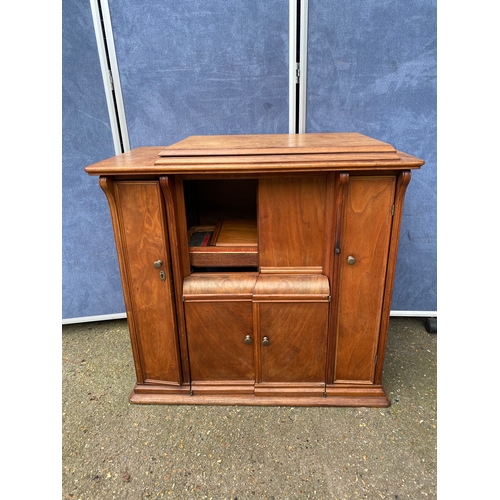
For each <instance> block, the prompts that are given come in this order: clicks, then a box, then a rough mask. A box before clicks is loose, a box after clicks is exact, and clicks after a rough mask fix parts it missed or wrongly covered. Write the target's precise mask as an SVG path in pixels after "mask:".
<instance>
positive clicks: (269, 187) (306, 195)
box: [258, 176, 327, 268]
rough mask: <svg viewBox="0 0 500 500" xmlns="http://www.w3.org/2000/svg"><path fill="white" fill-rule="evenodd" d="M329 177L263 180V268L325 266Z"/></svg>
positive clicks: (261, 219)
mask: <svg viewBox="0 0 500 500" xmlns="http://www.w3.org/2000/svg"><path fill="white" fill-rule="evenodd" d="M326 184H327V177H326V176H308V177H289V178H282V177H280V178H273V179H260V180H259V194H258V213H259V228H258V230H259V265H260V267H261V268H262V267H279V268H287V267H291V268H303V267H319V268H321V267H322V266H323V259H324V230H325V201H326Z"/></svg>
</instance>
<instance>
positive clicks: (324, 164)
mask: <svg viewBox="0 0 500 500" xmlns="http://www.w3.org/2000/svg"><path fill="white" fill-rule="evenodd" d="M423 164H424V161H423V160H420V159H419V158H416V157H414V156H411V155H408V154H406V153H402V152H400V151H397V150H396V149H395V148H394V147H393V146H392V145H390V144H388V143H386V142H382V141H379V140H377V139H373V138H371V137H368V136H365V135H362V134H359V133H320V134H263V135H218V136H191V137H188V138H186V139H184V140H182V141H179V142H177V143H175V144H172V145H171V146H166V147H161V146H159V147H156V146H150V147H142V148H137V149H133V150H132V151H129V152H127V153H123V154H121V155H117V156H114V157H112V158H109V159H107V160H103V161H101V162H98V163H95V164H93V165H90V166H88V167H87V168H86V169H85V170H86V172H87V173H89V174H90V175H136V176H137V175H144V174H148V175H149V174H157V175H163V174H181V175H200V174H201V175H211V174H215V175H219V174H254V173H255V174H262V173H272V172H318V171H341V170H402V169H405V170H406V169H414V168H420V166H422V165H423Z"/></svg>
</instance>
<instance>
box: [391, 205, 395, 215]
mask: <svg viewBox="0 0 500 500" xmlns="http://www.w3.org/2000/svg"><path fill="white" fill-rule="evenodd" d="M394 210H395V207H394V205H392V207H391V215H392V216H394Z"/></svg>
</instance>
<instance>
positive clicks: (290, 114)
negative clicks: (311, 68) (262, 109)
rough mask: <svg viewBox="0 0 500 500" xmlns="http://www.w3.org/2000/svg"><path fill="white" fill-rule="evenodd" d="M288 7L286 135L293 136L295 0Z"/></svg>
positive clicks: (295, 40) (295, 55)
mask: <svg viewBox="0 0 500 500" xmlns="http://www.w3.org/2000/svg"><path fill="white" fill-rule="evenodd" d="M289 5H290V9H289V10H290V18H289V28H288V36H289V41H288V42H289V43H288V46H289V62H288V70H289V85H288V110H289V112H288V133H289V134H295V121H296V116H297V114H296V113H297V105H296V99H297V90H296V89H297V82H296V76H297V73H296V68H295V63H296V62H297V0H289Z"/></svg>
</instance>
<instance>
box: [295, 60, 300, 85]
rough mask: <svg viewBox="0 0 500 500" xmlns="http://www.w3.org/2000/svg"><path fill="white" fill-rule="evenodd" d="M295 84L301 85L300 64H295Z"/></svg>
mask: <svg viewBox="0 0 500 500" xmlns="http://www.w3.org/2000/svg"><path fill="white" fill-rule="evenodd" d="M295 83H300V63H295Z"/></svg>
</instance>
